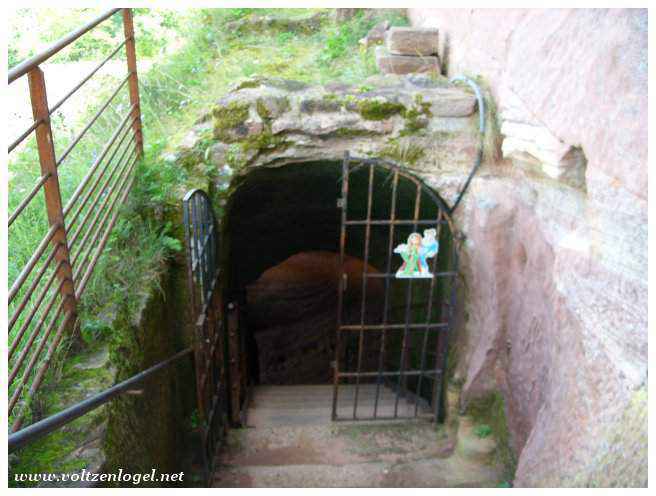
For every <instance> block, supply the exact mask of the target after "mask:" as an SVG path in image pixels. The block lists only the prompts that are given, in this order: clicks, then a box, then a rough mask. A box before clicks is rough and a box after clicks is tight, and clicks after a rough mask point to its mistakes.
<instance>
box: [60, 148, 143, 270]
mask: <svg viewBox="0 0 656 496" xmlns="http://www.w3.org/2000/svg"><path fill="white" fill-rule="evenodd" d="M128 150H131V149H130V144H128V146H127V147H126V148H125V150H124V151H123V155H122V156H121V161H122V160H123V158H124V157H125V153H126V152H127V151H128ZM133 154H134V150H131V154H130V155H128V159H127V160H126V161H125V162H124V163H123V164H121V162H119V164H118V165H117V166H116V167H115V168H114V169H112V172H111V174H110V175H109V176H107V179H106V181H105V183H109V182H110V181H113V182H112V184H111V185H108V184H106V185H104V186H103V190H101V191H100V192H99V193H98V195H97V197H96V199H95V203H94V204H93V205H91V206H90V207H89V208H88V209H87V213H86V215H85V218H84V219H83V221H84V222H83V223H81V224H80V225H79V226H78V229H77V230H76V231H75V240H77V236H78V235H79V234H80V233H81V232H82V229H83V228H84V224H86V221H87V218H88V217H89V216H90V215H91V213H93V212H95V216H94V217H93V220H92V221H91V225H90V226H89V228H88V229H87V231H86V233H85V234H84V237H83V238H82V242H81V244H80V246H79V248H78V249H77V251H76V252H75V254H74V255H73V261H72V263H73V267H74V268H75V269H74V271H73V277H75V278H76V280H77V277H78V275H79V272H80V267H76V265H77V261H78V259H79V257H80V255H81V254H82V253H83V252H84V250H85V249H86V247H87V242H88V241H89V239H90V238H89V236H90V235H91V233H92V232H93V228H94V227H96V224H97V223H98V219H100V218H101V215H102V214H103V213H104V212H105V207H106V206H107V203H108V202H109V201H110V199H111V198H112V196H113V197H114V200H113V202H114V203H115V202H116V198H118V196H120V193H118V192H117V191H118V190H120V188H121V187H120V186H119V185H120V184H121V182H122V181H123V180H124V178H125V177H127V176H126V175H125V171H126V170H128V168H129V166H128V164H129V163H130V157H131V155H133ZM116 171H119V173H118V176H116V179H115V180H114V175H115V174H116ZM104 189H107V194H106V195H105V196H104V200H103V202H102V204H101V205H100V207H98V208H94V207H96V204H97V203H98V202H99V201H100V200H101V198H103V196H102V195H103V193H104V192H105V191H104ZM114 193H116V194H114ZM114 203H112V206H111V207H110V208H109V209H110V210H111V209H112V208H113V207H114ZM105 218H106V216H105V217H103V218H102V220H101V222H100V226H99V227H98V230H100V229H101V228H102V224H103V223H104V222H105ZM98 230H96V231H95V232H96V235H97V233H98ZM93 239H94V241H95V237H94V238H93ZM92 244H93V241H92Z"/></svg>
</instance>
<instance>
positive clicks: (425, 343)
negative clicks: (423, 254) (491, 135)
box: [415, 207, 442, 417]
mask: <svg viewBox="0 0 656 496" xmlns="http://www.w3.org/2000/svg"><path fill="white" fill-rule="evenodd" d="M441 220H442V210H441V209H440V208H439V207H438V213H437V234H436V236H435V238H436V239H437V240H438V242H439V239H440V233H441V231H442V224H441V223H440V221H441ZM438 255H439V251H438V253H436V254H435V257H434V258H433V270H432V272H431V274H432V275H433V277H432V278H431V282H430V289H429V290H428V308H427V309H426V324H430V323H431V317H432V314H433V293H434V291H435V279H436V277H435V273H436V272H437V259H438ZM428 332H429V328H428V327H426V329H424V340H423V343H422V346H421V365H420V366H419V378H418V379H417V391H416V392H415V393H416V394H415V417H416V416H417V413H418V412H419V397H420V396H421V381H422V379H423V378H424V368H425V367H426V347H427V346H428ZM433 332H438V333H439V330H438V331H433ZM433 379H434V380H437V376H435V377H433Z"/></svg>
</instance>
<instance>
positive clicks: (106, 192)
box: [8, 9, 143, 432]
mask: <svg viewBox="0 0 656 496" xmlns="http://www.w3.org/2000/svg"><path fill="white" fill-rule="evenodd" d="M116 14H120V15H121V16H122V21H123V35H124V36H123V40H122V41H121V42H120V43H118V45H117V46H116V47H114V48H113V49H112V51H111V53H110V54H109V55H108V56H107V57H106V58H105V59H104V60H102V62H100V63H99V64H98V65H96V66H95V67H94V68H93V70H92V71H91V72H90V73H89V74H87V75H86V76H85V77H83V78H82V79H81V80H79V82H77V83H76V84H75V85H74V86H73V88H72V89H71V90H69V91H68V92H67V93H66V94H65V95H64V96H63V97H62V98H60V99H59V100H58V101H57V102H56V103H55V104H54V105H52V106H50V105H49V102H48V94H47V85H46V80H45V77H44V72H43V70H42V68H41V65H42V64H43V63H44V62H47V61H48V60H49V59H50V58H51V57H53V56H54V55H55V54H57V53H59V52H60V51H61V50H62V49H64V48H65V47H67V46H69V45H70V44H72V43H74V42H75V41H76V40H77V39H79V38H80V37H81V36H83V35H85V34H86V33H88V32H89V31H91V30H92V29H93V28H95V27H96V26H98V25H99V24H101V23H102V22H104V21H106V20H108V19H110V18H111V17H112V16H114V15H116ZM122 49H125V58H126V60H127V74H126V75H125V77H124V78H122V79H121V82H120V84H118V85H117V87H116V88H115V90H114V91H113V92H112V93H111V96H110V97H109V98H108V99H107V100H106V101H105V102H104V103H103V104H102V105H101V106H100V108H99V109H98V111H97V112H96V113H95V114H94V115H93V116H92V117H91V119H90V120H89V122H88V123H87V124H86V125H84V127H83V128H82V130H81V131H79V133H78V134H77V135H75V137H73V138H72V139H71V140H70V141H69V143H68V144H67V146H66V148H65V149H64V151H63V152H62V153H61V154H59V155H58V154H56V151H55V138H57V137H56V136H55V135H54V134H55V133H54V132H53V127H52V125H51V119H52V116H53V114H54V113H55V112H57V111H59V110H60V108H61V107H62V106H63V105H64V104H65V103H66V102H67V101H68V100H69V98H70V97H71V96H73V95H74V94H75V93H76V92H77V91H78V90H79V89H80V88H82V87H83V86H84V85H85V84H86V83H87V82H88V81H89V80H90V79H91V78H92V77H93V76H94V75H96V74H97V73H98V71H99V70H100V69H101V68H102V67H103V66H104V65H105V64H106V63H107V62H108V61H110V60H111V59H112V58H113V57H115V56H116V54H118V53H119V52H121V51H122ZM23 76H26V77H27V82H28V85H29V97H30V103H31V107H32V115H33V119H34V120H33V123H32V124H31V125H30V126H29V127H28V128H27V129H26V130H25V131H23V132H21V133H20V135H19V136H18V138H16V139H15V140H14V141H13V142H12V143H11V144H10V145H9V153H10V154H11V153H12V151H14V150H15V149H16V148H17V147H18V146H19V145H20V144H21V143H23V142H24V140H26V139H27V138H28V137H29V136H31V135H32V133H34V139H35V142H36V149H37V153H38V161H39V165H40V177H39V178H38V180H37V181H36V184H35V185H34V186H33V187H32V189H31V190H30V191H29V192H28V193H27V195H25V197H24V198H23V199H22V200H21V201H20V202H19V203H18V205H17V206H16V207H15V209H14V210H13V212H11V213H10V215H9V219H8V229H9V230H10V231H9V233H10V234H11V229H12V227H14V228H15V227H16V226H17V224H20V222H17V221H18V220H20V219H21V218H22V216H23V215H25V212H26V209H27V208H28V206H29V205H31V204H32V205H33V203H32V202H33V201H34V200H35V198H38V197H39V193H40V192H41V191H43V195H44V200H45V202H44V203H45V210H46V212H45V213H46V215H47V221H48V225H49V229H48V230H47V232H45V234H44V235H43V237H42V238H41V241H40V242H39V244H38V245H37V247H36V248H35V249H34V251H33V252H32V254H31V256H30V257H29V260H27V262H26V263H25V264H24V265H23V266H22V267H21V269H20V271H19V273H18V275H17V276H16V277H15V278H14V280H13V281H10V282H9V284H10V288H9V298H8V300H9V301H8V306H9V322H8V340H9V354H8V362H9V417H10V420H11V422H12V425H11V429H10V430H11V432H16V431H17V430H18V429H20V428H21V426H22V424H23V422H24V420H25V416H26V414H27V413H28V412H29V408H30V401H31V399H32V398H33V397H34V395H35V393H36V391H37V390H38V389H39V387H40V385H41V383H42V382H43V380H44V377H45V374H46V372H47V371H48V368H49V365H50V363H51V361H52V359H53V356H54V355H55V353H56V352H57V351H58V349H59V347H60V344H61V343H62V340H63V338H64V337H65V336H70V335H72V334H73V333H74V332H73V331H74V329H75V327H76V323H77V321H78V315H77V314H78V312H77V308H78V303H79V301H80V297H81V296H82V294H83V293H84V291H85V289H86V287H87V285H88V282H89V279H90V277H91V275H92V273H93V270H94V268H95V266H96V264H97V263H98V260H99V258H100V256H101V255H102V253H103V251H104V248H105V245H106V244H107V241H108V239H109V235H110V233H111V231H112V228H113V227H114V225H115V223H116V221H117V217H118V214H119V207H120V205H121V204H122V203H124V202H125V199H126V197H127V195H128V193H129V191H130V189H131V186H132V183H133V181H134V174H133V172H134V169H135V167H136V164H137V161H138V159H139V158H140V157H141V156H142V155H143V137H142V129H141V112H140V103H139V85H138V77H137V62H136V52H135V37H134V27H133V20H132V11H131V9H111V10H108V11H105V12H104V13H102V14H101V15H99V16H98V17H96V18H95V19H93V20H91V21H90V22H88V23H87V24H85V25H84V26H82V27H80V28H79V29H77V30H75V31H73V32H71V33H70V34H68V35H67V36H65V37H64V38H62V39H61V40H59V41H57V42H56V43H54V44H53V45H52V46H50V47H49V48H47V49H46V50H44V51H43V52H41V53H39V54H37V55H35V56H34V57H32V58H30V59H28V60H26V61H24V62H22V63H21V64H19V65H17V66H16V67H14V68H13V69H11V70H10V71H9V77H8V80H9V84H11V83H13V82H15V81H17V80H20V78H22V77H23ZM126 88H127V98H128V99H129V108H128V109H127V111H126V112H125V113H124V115H123V116H122V118H121V119H120V123H119V124H118V125H117V126H116V128H115V130H114V132H113V133H112V134H111V136H110V137H109V138H108V139H107V141H106V142H105V144H104V146H103V147H102V150H100V152H98V153H97V155H96V156H95V158H94V159H93V161H92V163H91V165H90V166H89V168H88V169H87V171H86V174H85V175H84V177H83V178H82V179H81V180H80V182H79V184H77V187H76V188H75V190H74V191H73V193H72V195H71V196H70V198H69V199H68V201H67V203H66V204H64V203H63V199H62V188H61V185H60V171H61V169H62V168H65V167H66V165H67V164H65V163H64V162H65V161H66V159H67V158H68V157H69V156H70V154H71V152H72V151H73V150H74V149H75V148H76V147H77V146H78V145H79V143H80V142H81V141H82V140H83V138H84V137H85V136H88V132H89V130H90V129H91V128H92V127H93V126H94V125H95V124H96V123H97V122H98V119H99V118H100V117H101V116H102V115H103V114H104V113H105V112H106V111H107V109H108V108H110V106H111V105H112V103H116V101H117V95H119V93H121V92H122V91H125V89H126ZM27 221H28V222H29V219H28V220H27ZM10 250H11V247H10ZM10 253H11V252H10Z"/></svg>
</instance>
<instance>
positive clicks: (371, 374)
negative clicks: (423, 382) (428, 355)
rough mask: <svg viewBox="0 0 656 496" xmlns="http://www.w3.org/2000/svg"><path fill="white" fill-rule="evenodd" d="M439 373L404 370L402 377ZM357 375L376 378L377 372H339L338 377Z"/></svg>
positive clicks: (393, 373) (394, 373)
mask: <svg viewBox="0 0 656 496" xmlns="http://www.w3.org/2000/svg"><path fill="white" fill-rule="evenodd" d="M440 373H441V371H439V370H438V371H434V370H424V371H421V370H406V371H404V372H403V374H404V375H420V374H428V375H430V374H440ZM358 375H360V376H362V377H377V376H378V372H360V373H358V372H340V373H339V376H340V377H357V376H358ZM380 375H382V376H385V377H398V375H399V373H398V372H381V373H380Z"/></svg>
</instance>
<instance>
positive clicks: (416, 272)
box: [394, 229, 439, 279]
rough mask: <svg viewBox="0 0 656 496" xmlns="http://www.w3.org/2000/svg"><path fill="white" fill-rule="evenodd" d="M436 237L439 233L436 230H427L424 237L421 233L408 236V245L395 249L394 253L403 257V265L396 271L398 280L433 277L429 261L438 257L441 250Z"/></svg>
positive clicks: (401, 245)
mask: <svg viewBox="0 0 656 496" xmlns="http://www.w3.org/2000/svg"><path fill="white" fill-rule="evenodd" d="M436 235H437V231H436V230H435V229H426V230H425V231H424V236H423V237H422V236H421V234H419V233H412V234H411V235H410V236H408V242H407V243H406V244H400V245H398V246H397V247H396V248H395V249H394V253H398V254H399V255H401V258H402V259H403V264H402V265H401V267H400V268H399V270H397V271H396V277H397V278H399V279H408V278H415V277H416V278H431V277H433V274H431V271H430V269H429V267H428V261H427V259H429V258H432V257H434V256H435V255H437V252H438V250H439V243H438V241H437V239H436Z"/></svg>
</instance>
